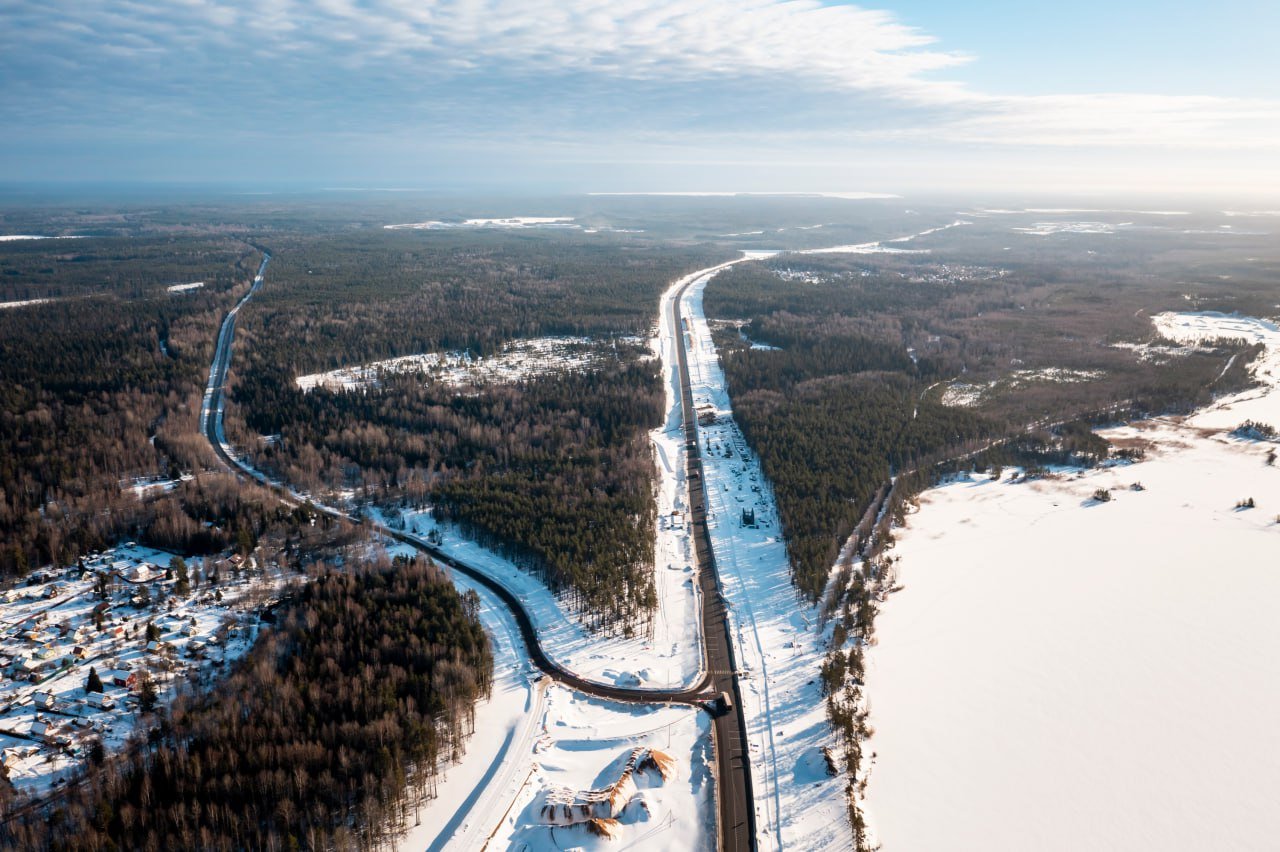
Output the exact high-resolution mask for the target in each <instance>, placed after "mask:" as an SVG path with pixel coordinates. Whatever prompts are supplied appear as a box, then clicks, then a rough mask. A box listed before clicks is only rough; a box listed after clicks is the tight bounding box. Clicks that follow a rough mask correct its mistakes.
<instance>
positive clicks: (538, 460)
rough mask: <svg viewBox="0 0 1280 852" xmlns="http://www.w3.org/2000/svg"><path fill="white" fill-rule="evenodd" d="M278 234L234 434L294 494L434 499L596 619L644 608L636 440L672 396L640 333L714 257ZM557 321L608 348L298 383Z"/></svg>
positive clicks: (607, 622)
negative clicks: (462, 382) (366, 381)
mask: <svg viewBox="0 0 1280 852" xmlns="http://www.w3.org/2000/svg"><path fill="white" fill-rule="evenodd" d="M273 247H274V248H276V251H277V253H276V254H275V256H274V259H273V260H272V266H271V268H270V270H269V272H268V286H267V287H266V288H264V290H263V292H262V294H261V296H260V297H257V298H255V301H254V302H253V303H251V304H250V306H249V308H247V309H246V311H245V313H244V314H242V317H243V318H242V321H241V327H240V331H239V332H238V337H237V344H236V355H235V360H234V362H233V367H232V371H233V373H234V377H233V387H234V402H233V404H232V406H231V408H230V410H229V417H228V434H229V435H230V436H231V438H232V440H234V441H235V442H236V443H237V444H238V445H240V446H242V447H245V448H246V449H248V450H249V451H250V452H251V453H252V454H253V456H254V458H255V460H256V462H257V463H258V464H259V465H261V466H262V467H264V468H266V469H268V470H272V471H274V472H275V473H277V474H279V475H281V476H282V477H284V478H285V479H287V480H288V481H289V482H291V483H294V484H295V485H298V486H300V487H303V488H307V489H310V490H313V491H316V492H323V491H329V490H332V491H338V490H342V489H352V490H355V491H356V492H357V493H358V495H359V496H360V498H361V499H367V500H371V501H377V502H382V503H390V502H405V501H407V502H410V503H413V504H414V505H420V506H421V505H427V504H430V505H432V506H434V507H435V509H436V511H437V513H438V514H439V515H441V516H443V517H447V518H449V519H451V520H454V521H456V522H458V523H459V524H460V525H462V526H463V527H464V528H465V529H467V530H468V531H469V532H470V533H471V534H472V535H474V536H475V537H477V538H479V539H480V540H482V541H484V542H485V543H486V544H488V545H489V546H491V547H494V548H495V549H498V550H500V551H504V552H506V553H507V554H508V555H510V556H512V557H514V558H516V559H517V560H518V561H521V562H525V563H527V564H529V565H530V566H531V567H532V568H534V570H536V571H538V572H539V573H540V574H541V575H542V576H543V577H544V578H545V579H546V581H547V583H548V585H549V586H551V588H553V589H555V590H557V591H561V592H564V593H565V594H566V595H567V596H568V599H569V600H570V602H571V603H572V604H574V605H577V606H580V607H581V608H582V610H583V611H584V614H586V615H587V616H588V617H589V618H590V619H591V621H592V623H595V624H597V625H600V626H610V627H618V628H619V629H624V630H625V629H631V628H632V627H633V626H634V625H635V622H636V621H637V619H642V618H643V617H644V614H645V613H647V612H648V611H650V610H651V609H652V608H653V606H654V605H655V603H656V601H655V597H654V590H653V581H652V577H651V568H652V559H653V552H652V551H653V536H654V522H655V519H654V512H655V509H654V499H653V487H654V486H653V481H654V477H655V475H656V469H655V467H654V462H653V459H652V454H651V450H650V447H649V442H648V436H647V433H648V430H649V429H651V428H653V427H654V426H656V425H657V424H658V423H659V422H660V421H661V418H662V405H663V391H662V385H661V382H660V376H659V369H658V364H657V362H656V361H654V360H653V359H652V358H651V357H650V355H651V353H650V352H649V351H648V349H647V347H646V346H644V345H643V344H642V343H639V342H638V341H636V340H635V336H636V335H645V334H648V333H649V332H650V330H651V328H652V326H653V324H654V322H655V320H656V313H657V306H658V299H659V296H660V295H661V293H662V291H663V289H664V288H665V287H666V286H668V285H669V283H670V281H671V280H673V279H674V278H676V277H678V276H679V275H680V274H681V273H682V272H684V271H687V270H688V269H690V268H696V267H698V266H700V265H705V264H706V263H708V262H710V261H709V258H710V259H714V258H717V257H720V256H721V255H717V254H714V253H712V252H709V251H708V250H706V249H701V248H671V247H666V248H660V247H653V246H648V245H643V244H634V243H629V242H620V241H611V240H609V239H608V238H605V237H602V236H597V237H595V238H590V237H586V236H583V235H568V236H566V235H562V234H556V235H545V234H544V235H534V236H527V235H523V234H493V233H474V232H471V233H468V232H450V233H441V232H382V231H379V232H374V233H365V232H362V233H359V234H355V235H348V236H343V237H341V238H325V239H323V240H304V239H299V240H298V241H297V243H296V244H294V243H290V242H289V241H283V242H281V243H280V244H279V246H278V247H276V246H273ZM259 299H260V303H259ZM557 334H571V335H583V336H588V337H589V338H591V340H593V341H594V343H593V344H589V345H592V346H594V347H595V349H597V350H598V352H599V353H600V355H601V357H600V358H598V359H596V360H594V361H593V362H592V364H591V365H590V366H588V367H583V368H581V369H577V370H572V371H570V370H559V371H554V370H553V371H550V372H545V373H542V374H540V375H534V376H530V377H527V378H525V379H522V380H518V381H514V382H507V383H485V384H479V385H474V386H469V387H466V388H462V389H460V388H457V387H454V386H451V385H447V384H445V383H444V382H441V381H437V380H435V379H433V378H431V377H430V376H426V375H419V374H404V375H389V374H388V375H384V376H382V378H381V379H380V381H379V382H377V383H376V384H375V385H374V386H372V387H369V388H366V389H362V390H360V391H356V392H339V391H330V390H325V389H315V390H312V391H308V392H303V391H302V390H301V389H299V387H298V386H297V383H296V381H295V379H296V377H297V376H298V375H300V374H305V373H309V372H313V371H317V370H323V369H330V368H333V367H337V366H340V365H347V364H359V363H362V362H367V361H369V360H373V359H381V358H387V357H393V356H400V355H407V354H415V353H421V352H432V351H440V350H462V351H467V352H470V353H471V354H473V355H475V356H484V355H487V354H492V353H493V352H495V351H497V350H498V349H499V348H500V347H501V346H502V344H503V343H505V342H507V341H510V340H512V339H516V338H524V337H531V336H537V335H557ZM263 435H268V436H273V437H272V440H270V441H263V440H262V439H261V437H260V436H263ZM274 436H278V438H276V437H274Z"/></svg>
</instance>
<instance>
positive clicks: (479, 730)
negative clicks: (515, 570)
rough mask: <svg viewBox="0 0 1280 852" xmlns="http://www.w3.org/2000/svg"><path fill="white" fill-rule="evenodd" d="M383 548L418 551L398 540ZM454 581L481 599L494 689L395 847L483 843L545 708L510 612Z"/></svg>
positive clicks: (514, 785)
mask: <svg viewBox="0 0 1280 852" xmlns="http://www.w3.org/2000/svg"><path fill="white" fill-rule="evenodd" d="M388 551H389V552H391V553H393V554H394V553H401V554H404V555H406V556H410V557H412V556H416V555H417V551H415V550H413V549H412V548H410V547H408V546H407V545H404V544H399V545H396V546H395V547H392V548H388ZM453 580H454V583H455V584H456V585H457V586H458V587H459V588H460V589H462V590H472V589H473V590H475V592H476V594H478V595H479V596H480V621H481V623H482V624H484V626H485V630H486V631H487V632H488V634H489V638H490V644H491V646H492V648H493V694H492V695H491V696H490V697H489V699H488V700H487V701H482V702H480V703H479V704H477V705H476V711H475V712H476V717H475V734H473V735H472V736H471V738H470V739H468V740H467V743H466V753H465V755H464V756H463V757H462V759H461V760H460V761H459V762H458V763H456V764H452V765H449V766H447V767H446V768H445V769H444V774H443V777H442V778H441V779H440V781H439V784H438V787H437V795H436V797H435V798H434V799H429V800H428V801H427V802H426V803H425V804H423V805H422V806H421V807H420V808H418V810H417V813H416V814H415V816H414V818H413V820H412V821H411V822H410V824H409V826H408V832H407V834H405V835H404V836H403V837H401V838H400V839H399V840H398V842H397V844H396V848H397V849H398V850H401V852H424V850H432V852H435V850H441V849H456V850H460V852H461V850H469V849H479V848H480V847H481V846H483V845H484V842H485V840H486V838H487V837H488V835H489V833H490V832H491V831H492V830H493V829H494V827H495V826H496V825H497V816H496V815H497V813H498V812H500V811H501V810H502V809H503V808H505V807H506V806H507V805H508V803H510V802H511V801H512V800H513V799H514V798H515V796H516V794H517V793H518V792H519V790H520V788H521V787H522V786H523V784H524V780H525V777H526V776H527V774H528V770H529V761H530V755H531V754H532V752H533V745H534V738H535V737H536V736H537V735H538V734H539V732H540V731H541V723H542V717H543V715H544V713H545V710H546V684H545V682H542V681H536V680H535V679H534V677H535V676H534V674H533V672H532V671H531V668H530V664H529V657H528V652H527V651H526V649H525V647H524V642H523V640H522V639H521V637H520V629H519V627H517V625H516V622H515V618H514V617H512V615H511V611H510V610H508V609H507V607H506V606H505V605H504V604H502V602H501V601H499V600H498V599H497V598H496V597H494V595H493V593H492V592H489V591H488V590H486V589H485V588H484V587H483V586H480V585H478V584H476V583H473V582H471V581H469V580H467V578H465V577H461V576H457V575H455V576H454V578H453Z"/></svg>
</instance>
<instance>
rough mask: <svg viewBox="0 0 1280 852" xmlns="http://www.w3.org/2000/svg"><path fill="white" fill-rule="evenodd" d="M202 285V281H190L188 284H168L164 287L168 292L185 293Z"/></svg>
mask: <svg viewBox="0 0 1280 852" xmlns="http://www.w3.org/2000/svg"><path fill="white" fill-rule="evenodd" d="M203 286H204V282H203V281H192V282H191V283H190V284H170V285H169V286H168V287H166V288H165V289H166V290H168V291H169V292H170V293H186V292H187V291H189V290H199V289H200V288H201V287H203Z"/></svg>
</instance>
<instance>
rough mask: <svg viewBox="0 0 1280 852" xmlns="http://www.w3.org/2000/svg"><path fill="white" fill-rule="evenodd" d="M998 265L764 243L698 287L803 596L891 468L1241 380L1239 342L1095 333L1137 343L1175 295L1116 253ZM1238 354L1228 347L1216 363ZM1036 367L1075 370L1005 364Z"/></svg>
mask: <svg viewBox="0 0 1280 852" xmlns="http://www.w3.org/2000/svg"><path fill="white" fill-rule="evenodd" d="M1000 261H1001V265H1000V266H998V267H997V266H995V265H993V264H985V265H984V264H978V263H975V262H973V259H972V258H969V259H968V260H967V261H966V262H949V261H948V260H946V259H943V258H940V257H939V256H938V253H937V252H935V253H933V254H886V255H820V256H813V255H810V256H800V255H780V256H777V257H775V258H772V259H770V260H767V261H764V262H760V263H754V264H749V265H742V266H738V267H735V268H733V269H731V270H729V271H728V272H726V273H724V274H722V275H720V276H718V277H717V278H715V279H713V280H712V281H711V283H710V284H709V285H708V287H707V290H706V296H705V305H706V310H707V315H708V316H709V317H712V318H717V319H716V320H715V321H714V325H715V326H716V327H717V328H718V331H717V334H716V342H717V345H718V348H719V350H720V353H721V361H722V363H723V366H724V369H725V375H726V379H727V381H728V384H729V390H730V393H731V395H732V396H733V399H734V413H735V417H736V419H737V421H738V423H739V425H740V426H741V428H742V430H743V433H744V435H745V437H746V438H747V440H748V442H749V443H750V444H751V446H752V448H753V449H755V450H756V452H758V453H759V454H760V457H761V463H762V465H763V467H764V471H765V473H766V475H767V476H769V478H770V481H771V482H772V483H773V486H774V490H775V493H776V495H777V499H778V511H779V516H780V518H781V521H782V525H783V529H784V532H785V535H786V537H787V548H788V553H789V555H790V558H791V561H792V569H793V572H794V578H795V582H796V585H797V587H798V588H799V589H800V591H801V592H802V593H803V594H804V595H806V596H807V597H808V598H810V599H811V600H817V599H818V598H819V597H820V596H821V595H822V593H823V590H824V588H826V586H827V581H828V578H829V575H830V571H831V568H832V566H833V565H834V564H835V560H836V557H837V555H838V553H839V549H840V547H841V545H842V544H843V543H844V541H845V540H846V539H847V538H848V537H849V536H850V535H851V534H852V533H853V532H854V530H855V528H856V527H857V526H858V524H859V521H860V520H862V518H863V516H864V514H865V513H866V511H867V509H868V508H869V507H870V506H871V505H872V503H873V497H874V496H875V495H876V494H877V493H878V492H879V491H880V489H881V488H882V486H884V485H886V483H887V482H888V481H889V479H890V477H891V475H895V474H898V475H900V474H903V473H911V472H913V471H915V470H916V469H917V468H919V467H920V466H921V465H922V464H923V463H925V462H929V463H930V464H932V463H933V462H936V461H939V460H941V459H943V458H945V457H946V456H947V455H948V454H953V453H955V452H969V451H972V450H974V449H975V448H979V447H982V446H984V445H985V444H988V443H990V442H992V441H996V440H998V439H1002V438H1004V437H1006V436H1012V435H1020V434H1021V433H1022V432H1023V430H1024V429H1025V428H1026V427H1034V426H1036V425H1049V424H1054V423H1059V422H1061V421H1064V420H1072V419H1074V418H1075V417H1077V416H1088V415H1092V414H1095V413H1097V412H1103V411H1109V410H1112V409H1114V408H1115V407H1116V406H1117V405H1120V406H1122V407H1123V408H1124V410H1125V411H1126V412H1152V411H1169V410H1188V409H1190V408H1192V407H1194V406H1195V405H1198V404H1202V403H1203V402H1205V401H1206V400H1207V399H1208V398H1210V396H1211V395H1212V394H1213V393H1218V392H1223V391H1226V390H1228V389H1230V388H1233V387H1241V386H1243V385H1244V384H1245V383H1247V382H1248V375H1247V369H1246V366H1245V365H1246V364H1247V363H1248V361H1249V356H1250V350H1249V347H1246V346H1244V345H1243V344H1240V343H1239V342H1233V341H1219V342H1217V343H1216V344H1213V345H1205V346H1202V347H1200V348H1198V349H1194V350H1190V351H1187V352H1186V353H1184V354H1183V355H1181V356H1180V357H1178V358H1177V359H1174V360H1171V361H1169V362H1168V363H1156V362H1154V361H1144V360H1141V359H1139V358H1137V357H1135V354H1134V352H1133V351H1132V350H1131V349H1124V348H1118V347H1113V346H1111V345H1110V344H1111V343H1113V342H1116V341H1125V340H1129V341H1144V340H1150V339H1151V338H1152V337H1153V333H1152V331H1151V329H1150V321H1149V319H1147V318H1146V316H1145V315H1143V314H1142V310H1143V309H1147V310H1151V311H1152V312H1155V311H1157V310H1159V309H1160V307H1161V305H1162V303H1164V304H1169V305H1172V306H1177V301H1180V297H1178V296H1177V295H1176V294H1177V291H1176V290H1174V288H1172V287H1170V286H1167V285H1163V284H1162V283H1161V282H1158V281H1156V282H1153V281H1151V280H1150V279H1149V278H1148V277H1145V276H1139V275H1137V274H1136V273H1135V272H1134V271H1133V270H1132V269H1130V268H1128V266H1126V265H1125V264H1123V263H1118V264H1117V265H1115V266H1114V267H1111V268H1108V269H1107V271H1106V274H1107V275H1109V276H1111V281H1110V284H1109V286H1107V287H1102V286H1100V285H1099V283H1098V279H1099V277H1100V274H1101V273H1099V272H1098V270H1096V269H1094V268H1090V269H1088V270H1087V271H1085V272H1080V273H1079V275H1078V277H1077V276H1074V275H1072V274H1071V273H1073V272H1077V270H1076V269H1075V268H1074V267H1072V266H1071V265H1070V264H1069V263H1066V262H1065V261H1063V260H1059V261H1057V262H1055V263H1048V262H1046V261H1044V260H1034V261H1031V262H1027V263H1022V264H1013V263H1011V262H1010V261H1009V259H1008V258H1004V257H1002V258H1000ZM1175 300H1177V301H1175ZM751 342H756V343H763V344H767V345H768V346H771V347H774V348H758V347H752V346H751V345H750V343H751ZM1237 353H1239V354H1241V355H1243V356H1244V357H1241V358H1238V359H1236V361H1235V362H1233V363H1232V366H1231V369H1230V370H1229V371H1227V372H1226V373H1225V374H1224V373H1223V369H1224V367H1225V366H1227V365H1228V363H1231V356H1232V355H1233V354H1237ZM1046 368H1055V369H1067V370H1075V371H1078V372H1079V375H1082V376H1088V377H1089V380H1088V381H1073V382H1070V383H1063V382H1055V381H1035V380H1027V381H1021V382H1014V381H1009V380H1008V379H1007V378H1005V377H1007V376H1008V375H1009V374H1010V373H1011V372H1013V371H1015V370H1018V371H1024V372H1022V373H1019V375H1034V374H1035V371H1036V370H1037V369H1046ZM961 378H963V381H964V382H966V383H972V384H973V385H975V386H979V385H981V386H983V387H989V389H990V390H989V392H988V393H987V394H986V395H985V396H984V397H983V398H982V400H981V402H980V404H978V405H976V406H972V407H965V406H958V405H947V404H944V401H943V400H944V391H945V390H946V388H947V386H948V385H949V384H951V383H952V382H954V381H958V380H960V379H961ZM988 382H989V385H988V384H986V383H988ZM1042 431H1043V430H1042ZM1072 446H1073V445H1072V444H1071V440H1070V436H1067V439H1066V445H1065V446H1064V436H1063V435H1061V434H1058V433H1057V432H1056V431H1055V432H1053V433H1033V434H1031V435H1028V436H1024V437H1023V438H1021V439H1020V441H1019V442H1018V445H1017V447H1015V448H1011V449H1010V452H1014V450H1021V456H1020V457H1021V458H1023V459H1025V460H1028V461H1038V462H1044V463H1047V462H1050V461H1053V460H1055V459H1061V458H1065V457H1066V456H1069V455H1071V453H1072V452H1073V450H1072ZM912 481H915V480H912ZM922 481H926V482H927V477H926V479H925V480H922Z"/></svg>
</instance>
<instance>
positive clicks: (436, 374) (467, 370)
mask: <svg viewBox="0 0 1280 852" xmlns="http://www.w3.org/2000/svg"><path fill="white" fill-rule="evenodd" d="M626 342H628V343H637V342H639V341H636V340H635V339H633V338H626ZM604 357H606V353H605V351H604V350H602V348H601V347H600V346H598V345H597V343H596V342H595V341H593V340H592V339H591V338H589V337H533V338H527V339H524V340H513V341H511V342H510V343H508V344H506V345H505V346H504V347H503V349H502V351H501V352H499V353H498V354H497V355H494V356H491V357H489V358H480V357H473V356H472V355H471V353H469V352H427V353H425V354H422V355H405V356H403V357H401V358H390V359H387V360H385V361H374V362H373V363H370V364H364V365H360V366H355V367H341V368H339V369H337V370H330V371H329V372H327V373H312V374H311V375H307V376H299V377H298V378H297V379H296V380H295V381H296V382H297V384H298V387H300V388H301V389H302V390H304V391H308V390H312V389H314V388H317V387H324V388H327V389H329V390H357V389H360V388H366V387H371V386H374V385H376V384H377V382H378V377H379V376H380V375H382V374H386V373H421V374H424V375H426V376H429V377H431V378H432V379H435V380H436V381H439V382H443V383H444V384H446V385H449V386H450V387H457V388H462V387H475V386H479V385H486V384H510V383H513V382H517V381H520V380H521V379H526V378H529V377H531V376H537V375H544V374H547V373H551V372H557V371H569V370H580V369H585V368H587V367H590V366H592V365H593V364H596V363H598V362H599V361H600V360H601V359H602V358H604Z"/></svg>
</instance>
